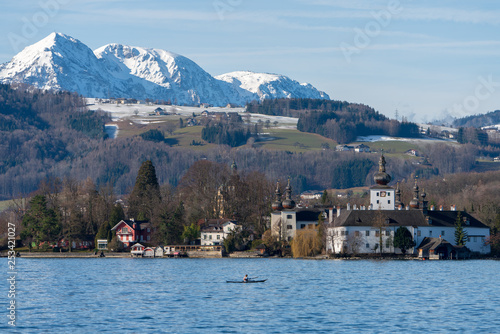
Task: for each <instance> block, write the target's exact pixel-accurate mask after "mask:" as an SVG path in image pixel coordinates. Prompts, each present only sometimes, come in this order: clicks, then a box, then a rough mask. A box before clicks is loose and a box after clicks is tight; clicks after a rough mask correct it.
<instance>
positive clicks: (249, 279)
mask: <svg viewBox="0 0 500 334" xmlns="http://www.w3.org/2000/svg"><path fill="white" fill-rule="evenodd" d="M256 278H259V276H257V277H250V278H249V280H250V279H256Z"/></svg>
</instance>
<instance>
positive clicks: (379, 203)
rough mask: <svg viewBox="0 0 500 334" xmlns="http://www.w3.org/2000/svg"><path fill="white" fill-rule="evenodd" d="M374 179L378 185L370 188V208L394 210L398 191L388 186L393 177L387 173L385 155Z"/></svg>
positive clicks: (381, 158) (382, 156)
mask: <svg viewBox="0 0 500 334" xmlns="http://www.w3.org/2000/svg"><path fill="white" fill-rule="evenodd" d="M373 179H374V180H375V183H376V185H374V186H373V187H371V188H370V208H371V209H372V210H394V208H395V197H396V191H395V190H394V188H392V187H389V186H388V185H387V184H388V183H389V182H391V176H390V175H389V174H387V173H386V172H385V158H384V154H383V153H382V155H381V156H380V161H379V163H378V173H376V174H375V176H374V177H373Z"/></svg>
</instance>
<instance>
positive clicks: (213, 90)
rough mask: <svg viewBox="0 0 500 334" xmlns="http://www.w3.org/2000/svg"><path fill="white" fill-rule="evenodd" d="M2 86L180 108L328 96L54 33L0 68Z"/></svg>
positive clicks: (159, 53) (280, 80) (160, 53)
mask: <svg viewBox="0 0 500 334" xmlns="http://www.w3.org/2000/svg"><path fill="white" fill-rule="evenodd" d="M0 82H1V83H13V82H23V83H27V84H30V85H33V86H35V87H38V88H42V89H54V90H67V91H74V92H77V93H79V94H81V95H83V96H87V97H99V98H107V97H127V98H136V99H146V98H150V99H161V100H170V101H172V102H174V103H177V104H190V105H192V104H198V103H210V104H213V105H215V106H223V105H226V104H227V103H234V104H238V105H242V104H244V103H246V102H248V101H252V100H258V99H261V100H262V99H267V98H293V97H300V98H320V99H329V96H328V95H327V94H326V93H324V92H321V91H318V90H317V89H316V88H314V87H313V86H312V85H310V84H300V83H298V82H297V81H295V80H292V79H290V78H288V77H286V76H283V75H277V74H267V73H254V72H244V71H238V72H232V73H227V74H222V75H219V76H217V77H215V78H214V77H213V76H211V75H210V74H209V73H207V72H206V71H205V70H203V69H202V68H201V67H200V66H198V65H197V64H196V63H195V62H193V61H192V60H190V59H188V58H186V57H183V56H181V55H178V54H175V53H172V52H168V51H164V50H159V49H146V48H141V47H132V46H126V45H120V44H108V45H105V46H103V47H100V48H98V49H97V50H95V51H92V50H91V49H89V48H88V47H87V46H86V45H85V44H83V43H82V42H80V41H78V40H77V39H74V38H72V37H70V36H67V35H64V34H61V33H52V34H50V35H49V36H47V37H46V38H44V39H42V40H41V41H39V42H37V43H35V44H33V45H30V46H28V47H26V48H25V49H24V50H22V51H21V52H20V53H18V54H17V55H16V56H14V58H12V60H11V61H10V62H7V63H5V64H2V65H0Z"/></svg>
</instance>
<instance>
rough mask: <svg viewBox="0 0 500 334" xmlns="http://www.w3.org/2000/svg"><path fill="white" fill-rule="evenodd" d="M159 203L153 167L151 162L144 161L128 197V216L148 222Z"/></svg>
mask: <svg viewBox="0 0 500 334" xmlns="http://www.w3.org/2000/svg"><path fill="white" fill-rule="evenodd" d="M160 201H161V195H160V186H159V185H158V179H157V178H156V170H155V167H154V166H153V163H152V162H151V160H146V161H144V162H143V163H142V165H141V167H140V168H139V172H138V173H137V178H136V180H135V186H134V189H133V190H132V193H131V194H130V197H129V211H128V216H129V217H133V218H136V219H137V220H150V219H151V218H152V217H153V212H154V208H155V207H156V206H157V205H158V204H159V203H160Z"/></svg>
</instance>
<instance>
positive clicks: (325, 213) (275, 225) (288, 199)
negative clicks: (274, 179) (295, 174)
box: [271, 179, 332, 241]
mask: <svg viewBox="0 0 500 334" xmlns="http://www.w3.org/2000/svg"><path fill="white" fill-rule="evenodd" d="M284 195H285V199H284V200H282V195H281V191H280V185H279V182H278V183H277V184H276V191H275V198H274V201H273V203H272V209H273V212H272V213H271V231H272V234H273V235H274V236H275V237H276V238H277V239H278V240H284V241H291V240H292V239H293V238H294V237H295V234H296V233H297V231H298V230H300V229H304V228H306V227H307V226H309V225H317V224H318V221H319V220H320V216H321V219H322V220H324V221H325V222H330V221H329V217H332V209H329V210H328V209H321V208H313V209H300V208H297V207H296V206H295V201H294V200H293V199H292V187H291V186H290V179H288V184H287V186H286V188H285V194H284Z"/></svg>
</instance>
